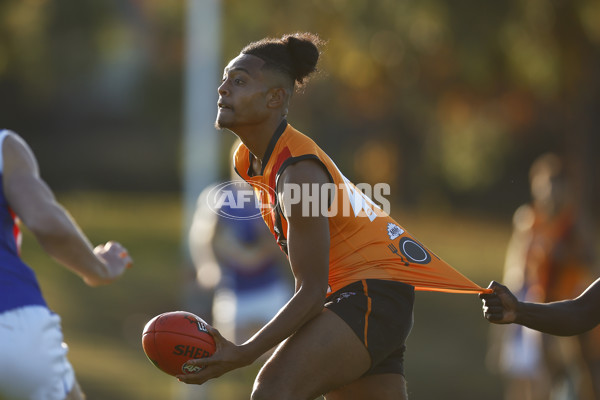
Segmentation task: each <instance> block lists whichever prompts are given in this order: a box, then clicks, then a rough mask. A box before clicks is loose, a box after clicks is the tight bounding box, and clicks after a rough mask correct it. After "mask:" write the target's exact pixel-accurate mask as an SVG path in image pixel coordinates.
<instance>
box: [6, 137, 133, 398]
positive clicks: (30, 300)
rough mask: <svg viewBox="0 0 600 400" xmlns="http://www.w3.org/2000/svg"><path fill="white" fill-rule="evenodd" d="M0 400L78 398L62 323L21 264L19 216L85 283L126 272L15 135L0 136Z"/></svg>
mask: <svg viewBox="0 0 600 400" xmlns="http://www.w3.org/2000/svg"><path fill="white" fill-rule="evenodd" d="M0 149H1V151H0V176H1V178H2V179H1V181H2V187H0V228H1V230H0V355H1V356H0V399H7V400H13V399H19V400H22V399H26V400H65V399H68V400H78V399H83V398H84V397H85V396H84V395H83V393H82V391H81V388H80V387H79V384H78V383H77V380H76V378H75V374H74V372H73V368H72V366H71V364H70V363H69V361H68V360H67V346H66V345H65V344H64V343H63V336H62V331H61V325H60V317H59V316H58V315H56V314H55V313H53V312H52V311H50V309H49V308H48V305H47V304H46V301H45V300H44V297H43V295H42V292H41V290H40V287H39V284H38V281H37V278H36V276H35V273H34V271H33V270H32V269H31V268H30V267H29V266H27V265H26V264H25V263H24V262H23V261H22V260H21V258H20V238H21V235H20V231H19V227H18V225H17V218H18V219H19V220H20V221H22V222H23V224H24V225H25V226H26V227H27V228H28V229H29V230H30V231H31V232H32V233H33V234H34V236H35V238H36V239H37V241H38V242H39V244H40V246H41V247H42V249H43V250H44V251H45V252H46V253H48V255H49V256H51V257H52V258H54V259H55V260H56V261H58V262H59V263H60V264H62V265H63V266H65V267H66V268H68V269H69V270H71V271H72V272H74V273H75V274H77V275H79V276H80V277H81V278H82V279H83V280H84V282H85V283H86V284H88V285H90V286H99V285H104V284H108V283H111V282H112V281H114V280H115V279H117V278H118V277H119V276H121V274H122V273H123V272H124V271H125V269H126V268H128V267H129V266H131V263H132V260H131V257H130V256H129V254H128V253H127V250H126V249H125V248H124V247H123V246H121V245H120V244H119V243H117V242H112V241H111V242H108V243H106V244H103V245H99V246H97V247H95V248H93V247H92V246H91V244H90V242H89V240H88V239H87V237H86V236H85V235H84V233H83V232H82V231H81V230H80V228H79V227H78V226H77V224H76V222H75V221H74V220H73V219H72V218H71V216H70V215H69V213H68V212H67V211H66V210H65V209H64V208H63V207H62V206H61V205H60V204H59V203H57V201H56V199H55V197H54V194H53V193H52V191H51V189H50V188H49V187H48V186H47V185H46V183H45V182H44V181H43V180H42V178H41V177H40V173H39V170H38V165H37V161H36V158H35V156H34V154H33V152H32V151H31V149H30V148H29V146H28V145H27V144H26V143H25V141H24V140H23V139H22V138H21V137H20V136H18V135H17V134H15V133H13V132H10V131H8V130H2V131H0Z"/></svg>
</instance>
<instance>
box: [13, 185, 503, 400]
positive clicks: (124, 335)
mask: <svg viewBox="0 0 600 400" xmlns="http://www.w3.org/2000/svg"><path fill="white" fill-rule="evenodd" d="M59 200H60V201H61V203H62V204H63V205H65V206H66V207H67V208H68V209H69V210H70V212H71V214H72V215H73V216H74V217H75V218H76V219H77V221H78V222H79V224H80V225H81V227H82V228H83V230H84V231H85V232H86V233H87V234H88V236H89V237H90V239H91V240H92V242H93V243H95V244H97V243H101V242H104V241H107V240H109V239H115V240H118V241H120V242H122V243H123V244H124V245H125V246H126V247H128V248H129V250H130V252H131V254H132V256H133V258H134V261H135V266H134V268H133V269H131V270H130V271H128V272H127V274H126V275H125V276H124V277H123V278H122V279H121V280H120V281H119V282H117V283H115V284H113V285H111V286H106V287H100V288H89V287H87V286H86V285H85V284H84V283H83V282H82V281H81V280H80V279H79V278H77V277H75V276H74V275H72V274H70V273H69V272H67V271H65V270H64V269H62V268H60V267H59V266H58V264H56V263H55V262H54V261H52V260H50V259H49V258H47V257H46V256H45V255H44V253H42V252H41V250H40V248H39V247H38V246H37V244H36V243H35V241H34V239H33V238H32V237H31V235H30V234H29V233H28V232H27V231H25V232H24V233H25V237H24V244H23V256H24V258H25V259H26V261H27V262H28V263H29V264H30V265H32V266H33V267H34V269H35V270H36V272H37V273H38V275H39V278H40V281H41V285H42V289H43V291H44V294H45V296H46V298H47V300H48V302H49V304H50V306H51V308H52V309H53V310H54V311H56V312H57V313H59V314H60V315H61V316H62V318H63V331H64V336H65V340H66V341H67V343H68V344H69V346H70V353H69V354H70V360H71V361H72V363H73V365H74V366H75V369H76V371H77V375H78V378H79V380H80V382H81V384H82V386H83V388H84V390H85V391H86V392H87V394H88V399H89V400H138V399H139V400H142V399H143V400H170V399H175V396H174V393H175V392H176V388H177V386H178V385H181V384H179V383H178V382H177V381H176V380H175V379H174V378H171V377H169V376H168V375H166V374H164V373H162V372H160V371H159V370H158V369H156V368H155V367H153V366H152V365H151V364H150V362H149V361H148V360H147V359H146V357H145V355H144V353H143V351H142V348H141V332H142V329H143V326H144V324H145V323H146V321H147V320H149V319H150V318H151V317H153V316H154V315H156V314H159V313H161V312H165V311H171V310H177V309H181V308H182V305H181V299H182V294H181V291H182V286H183V285H182V283H183V280H184V276H185V274H184V273H183V270H184V265H185V259H186V258H185V257H184V254H183V253H184V252H183V251H182V246H181V240H182V227H181V226H182V223H181V222H182V221H181V218H182V217H181V216H182V210H181V202H180V198H179V196H178V195H175V194H173V195H171V194H98V193H70V194H62V195H59ZM394 216H395V217H396V218H397V219H398V220H399V222H400V223H401V224H402V225H403V226H404V227H405V228H406V229H407V230H408V231H410V232H411V233H412V234H413V235H415V236H416V237H417V238H418V239H419V240H421V241H422V242H423V243H425V244H426V245H427V246H428V247H430V248H431V249H432V250H433V251H434V252H436V253H437V255H438V256H440V257H442V258H443V259H445V260H446V261H448V262H449V263H450V264H452V265H454V266H455V267H456V268H457V269H459V270H460V271H461V272H463V273H464V274H465V275H467V276H468V277H470V278H471V279H473V280H474V281H475V282H477V283H479V284H480V285H484V286H487V284H488V282H489V281H490V280H491V279H500V278H501V267H502V263H503V258H504V251H505V247H506V243H507V240H508V238H509V234H510V226H509V221H500V222H498V221H491V220H483V219H480V218H476V217H474V216H456V215H452V216H449V215H440V214H433V215H431V214H425V213H411V214H410V215H408V214H407V215H402V214H397V215H394ZM488 328H489V326H488V324H487V322H486V321H485V320H484V319H483V318H482V316H481V302H480V300H479V299H478V298H477V296H476V295H451V294H439V293H422V292H421V293H418V294H417V302H416V310H415V325H414V328H413V331H412V333H411V336H410V337H409V340H408V343H407V345H408V351H407V356H406V372H407V380H408V383H409V393H410V398H411V400H429V399H440V398H446V399H462V400H469V399H481V398H486V399H487V400H499V399H501V397H502V396H501V394H500V392H499V391H500V389H501V386H500V380H499V378H498V377H497V376H495V375H492V374H490V373H489V372H488V371H487V369H486V366H485V361H484V358H485V352H486V346H487V337H488ZM245 375H246V376H248V378H247V380H248V381H249V382H248V385H250V379H251V376H252V375H253V374H250V373H246V374H245ZM229 384H231V385H233V383H231V382H229V383H228V381H227V376H225V377H222V379H221V380H219V384H218V385H215V387H216V388H219V387H220V388H221V389H219V390H221V391H222V392H223V393H224V392H225V391H227V387H228V386H229ZM235 385H238V386H239V385H240V383H239V381H238V382H237V383H235ZM242 385H243V383H242ZM248 394H249V387H248ZM224 396H225V395H224V394H223V395H222V396H219V394H218V393H217V394H216V395H213V396H212V397H211V400H219V399H220V398H224ZM242 398H245V399H247V398H249V396H245V397H242Z"/></svg>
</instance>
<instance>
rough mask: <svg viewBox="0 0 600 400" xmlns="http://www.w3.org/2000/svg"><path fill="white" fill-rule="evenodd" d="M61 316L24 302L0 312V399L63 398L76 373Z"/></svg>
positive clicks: (54, 399)
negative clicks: (64, 335)
mask: <svg viewBox="0 0 600 400" xmlns="http://www.w3.org/2000/svg"><path fill="white" fill-rule="evenodd" d="M67 352H68V348H67V345H66V344H65V343H63V335H62V331H61V327H60V317H59V316H58V315H56V314H54V313H52V312H51V311H50V310H48V309H47V308H46V307H42V306H27V307H22V308H18V309H15V310H10V311H7V312H4V313H1V314H0V355H1V356H0V399H10V400H12V399H19V400H21V399H22V400H64V399H65V398H66V397H67V394H68V393H69V392H70V391H71V389H72V388H73V384H74V382H75V374H74V372H73V367H72V366H71V364H70V363H69V361H68V360H67Z"/></svg>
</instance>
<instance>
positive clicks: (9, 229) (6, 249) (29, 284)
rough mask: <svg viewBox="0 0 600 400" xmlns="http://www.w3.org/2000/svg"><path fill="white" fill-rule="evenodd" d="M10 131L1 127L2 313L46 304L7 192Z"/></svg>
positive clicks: (0, 296)
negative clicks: (5, 148) (26, 259)
mask: <svg viewBox="0 0 600 400" xmlns="http://www.w3.org/2000/svg"><path fill="white" fill-rule="evenodd" d="M8 133H9V132H8V131H6V130H0V313H2V312H4V311H8V310H12V309H15V308H19V307H22V306H30V305H42V306H46V302H45V301H44V298H43V297H42V292H41V290H40V287H39V284H38V281H37V278H36V277H35V273H34V272H33V270H32V269H31V268H29V267H28V266H27V265H26V264H25V263H24V262H23V261H22V260H21V257H20V254H19V253H20V239H21V232H20V230H19V227H18V225H17V216H16V215H15V213H14V212H13V211H12V210H11V208H10V206H9V205H8V202H7V201H6V197H5V195H4V189H3V187H4V174H3V170H4V164H3V162H4V161H3V157H2V144H3V143H4V139H5V138H6V137H7V136H8Z"/></svg>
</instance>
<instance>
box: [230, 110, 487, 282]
mask: <svg viewBox="0 0 600 400" xmlns="http://www.w3.org/2000/svg"><path fill="white" fill-rule="evenodd" d="M253 157H254V155H253V154H251V153H250V151H249V150H248V148H247V147H246V146H245V145H244V144H241V145H240V146H239V147H238V148H237V150H236V152H235V154H234V160H233V161H234V166H235V170H236V172H237V173H238V174H239V175H240V176H241V177H242V178H243V179H244V180H245V181H246V182H248V183H249V184H250V185H251V186H252V187H253V189H254V192H255V194H256V196H257V198H258V202H259V204H261V207H262V208H263V212H262V216H263V219H264V221H265V223H266V224H267V226H268V227H269V229H270V230H271V233H272V234H273V235H274V236H275V238H276V239H277V242H278V243H279V245H280V247H281V248H282V250H283V251H285V252H286V254H287V239H286V236H287V221H286V219H285V217H284V215H283V214H282V212H281V207H280V206H279V205H278V204H277V194H276V192H277V184H278V179H279V177H280V176H281V174H282V172H283V171H284V170H285V168H286V167H288V166H289V165H292V164H294V163H297V162H299V161H302V160H307V159H313V160H316V161H318V162H320V163H321V164H322V165H323V167H324V168H325V169H326V170H327V172H328V173H329V175H330V178H331V182H332V184H331V185H330V186H329V187H328V188H327V191H328V192H327V193H328V194H329V198H330V200H329V201H330V204H328V205H326V207H325V209H326V210H324V212H327V214H326V215H328V217H329V234H330V249H329V278H328V280H329V282H328V284H329V290H330V291H332V292H335V291H337V290H338V289H340V288H342V287H344V286H346V285H348V284H350V283H353V282H356V281H359V280H361V279H382V280H391V281H399V282H404V283H407V284H410V285H413V286H414V287H415V289H416V290H428V291H441V292H459V293H482V292H488V290H487V289H483V288H481V287H479V286H477V285H476V284H475V283H473V282H472V281H470V280H469V279H468V278H466V277H465V276H463V275H462V274H460V273H459V272H458V271H456V270H455V269H453V268H452V267H451V266H450V265H448V264H447V263H446V262H444V261H443V260H441V259H440V258H438V257H437V256H436V255H435V254H434V253H432V252H431V251H429V250H428V249H427V248H426V247H425V246H423V245H422V244H421V243H420V242H419V241H417V240H416V239H415V238H414V237H412V236H411V235H410V234H409V233H408V232H406V230H405V229H404V228H402V227H401V226H400V225H399V224H398V223H397V222H396V221H395V220H394V219H392V218H391V217H390V216H389V215H388V214H387V213H385V212H384V211H383V210H382V209H381V208H379V207H378V206H377V205H376V204H375V203H374V202H373V201H371V199H369V198H368V197H367V196H365V195H364V194H363V193H362V192H361V191H360V190H358V189H357V188H356V186H354V185H353V184H352V183H351V182H350V181H349V180H348V179H347V178H346V177H345V176H344V175H343V174H342V173H341V172H340V170H339V169H338V168H337V166H336V165H335V164H334V162H333V161H332V160H331V158H329V156H328V155H327V154H325V152H324V151H323V150H321V149H320V148H319V147H318V146H317V144H316V143H315V142H314V141H313V140H311V139H310V138H308V137H307V136H305V135H304V134H302V133H300V132H299V131H297V130H296V129H294V128H293V127H292V126H290V125H288V124H287V122H286V121H283V122H282V124H281V125H280V126H279V128H278V129H277V131H276V132H275V134H274V135H273V138H272V139H271V141H270V143H269V146H268V147H267V151H266V153H265V158H264V160H263V163H262V171H261V173H260V175H252V174H251V165H252V159H253ZM279 189H280V190H284V191H285V190H286V189H285V188H283V189H282V188H279ZM297 190H301V188H298V189H297ZM289 193H293V191H292V190H291V189H290V191H289ZM307 200H308V198H307V197H304V201H307ZM311 207H312V205H310V206H308V207H307V208H306V209H307V210H313V209H317V210H321V209H322V207H321V206H320V205H317V206H316V207H315V208H311ZM319 212H320V211H319Z"/></svg>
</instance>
